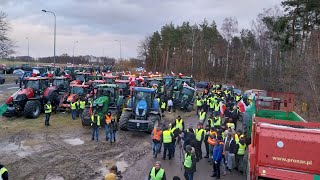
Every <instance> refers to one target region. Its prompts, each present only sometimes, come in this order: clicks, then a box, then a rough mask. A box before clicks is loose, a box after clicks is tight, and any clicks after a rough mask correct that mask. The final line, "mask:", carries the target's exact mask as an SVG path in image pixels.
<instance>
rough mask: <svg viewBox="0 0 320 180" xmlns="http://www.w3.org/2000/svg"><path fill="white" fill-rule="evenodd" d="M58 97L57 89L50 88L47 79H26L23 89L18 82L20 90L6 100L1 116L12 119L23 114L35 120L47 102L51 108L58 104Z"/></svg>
mask: <svg viewBox="0 0 320 180" xmlns="http://www.w3.org/2000/svg"><path fill="white" fill-rule="evenodd" d="M58 95H59V92H58V88H57V87H55V86H51V87H50V86H49V79H48V78H47V77H29V78H26V79H25V85H24V87H23V88H22V82H20V89H19V90H18V91H17V92H16V93H14V94H13V95H12V96H10V97H9V98H8V99H7V101H6V105H7V110H6V112H4V114H3V115H4V116H7V117H12V116H15V115H19V114H21V113H23V115H24V116H25V117H26V118H37V117H39V115H40V113H41V111H42V110H43V107H44V104H45V103H46V102H47V101H48V100H49V101H51V103H52V104H53V106H54V105H55V104H58V103H59V99H58Z"/></svg>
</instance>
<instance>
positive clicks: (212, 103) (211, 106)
mask: <svg viewBox="0 0 320 180" xmlns="http://www.w3.org/2000/svg"><path fill="white" fill-rule="evenodd" d="M213 108H214V101H213V100H211V102H210V109H213Z"/></svg>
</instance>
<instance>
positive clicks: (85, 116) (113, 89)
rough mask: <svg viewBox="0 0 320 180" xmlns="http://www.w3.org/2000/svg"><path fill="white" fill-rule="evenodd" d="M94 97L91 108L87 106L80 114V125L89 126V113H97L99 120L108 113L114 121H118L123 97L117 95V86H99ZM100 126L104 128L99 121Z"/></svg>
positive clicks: (103, 124)
mask: <svg viewBox="0 0 320 180" xmlns="http://www.w3.org/2000/svg"><path fill="white" fill-rule="evenodd" d="M95 90H96V95H95V99H94V100H93V103H92V106H90V105H89V106H87V107H86V108H85V110H84V111H83V113H82V120H81V122H82V125H83V126H90V124H91V118H90V117H91V115H90V114H91V113H90V111H91V112H92V111H96V112H98V114H99V116H100V117H101V119H104V118H105V115H106V114H107V113H108V112H109V111H110V112H111V114H112V116H113V117H114V118H115V120H117V121H118V120H119V117H120V115H121V112H122V108H123V103H124V100H123V99H124V97H123V96H122V95H120V94H119V92H120V90H119V86H118V85H116V84H99V85H97V86H96V88H95ZM101 126H102V127H104V126H105V121H104V120H101Z"/></svg>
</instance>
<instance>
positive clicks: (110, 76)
mask: <svg viewBox="0 0 320 180" xmlns="http://www.w3.org/2000/svg"><path fill="white" fill-rule="evenodd" d="M118 77H119V76H113V75H111V76H110V75H109V76H103V78H118Z"/></svg>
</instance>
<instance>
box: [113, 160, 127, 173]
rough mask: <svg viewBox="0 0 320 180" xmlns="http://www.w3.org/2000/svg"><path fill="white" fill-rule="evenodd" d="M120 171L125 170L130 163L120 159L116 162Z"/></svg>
mask: <svg viewBox="0 0 320 180" xmlns="http://www.w3.org/2000/svg"><path fill="white" fill-rule="evenodd" d="M116 166H117V167H118V171H121V172H124V171H125V170H126V169H127V168H128V163H127V162H126V161H118V162H117V163H116Z"/></svg>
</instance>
